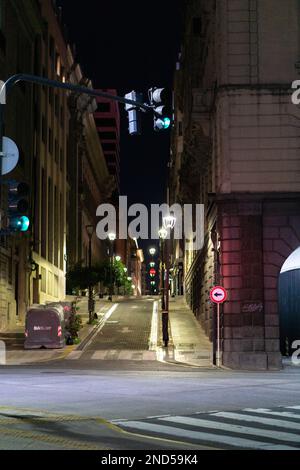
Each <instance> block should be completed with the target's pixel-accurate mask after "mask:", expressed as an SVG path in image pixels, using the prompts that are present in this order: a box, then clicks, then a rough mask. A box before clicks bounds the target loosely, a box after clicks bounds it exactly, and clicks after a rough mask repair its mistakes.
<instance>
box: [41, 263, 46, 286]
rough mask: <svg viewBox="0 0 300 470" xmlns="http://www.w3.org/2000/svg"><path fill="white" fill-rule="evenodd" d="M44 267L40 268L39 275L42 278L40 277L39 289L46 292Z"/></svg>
mask: <svg viewBox="0 0 300 470" xmlns="http://www.w3.org/2000/svg"><path fill="white" fill-rule="evenodd" d="M46 274H47V272H46V269H45V268H43V267H42V268H41V276H42V279H41V291H42V292H46V290H47V279H46Z"/></svg>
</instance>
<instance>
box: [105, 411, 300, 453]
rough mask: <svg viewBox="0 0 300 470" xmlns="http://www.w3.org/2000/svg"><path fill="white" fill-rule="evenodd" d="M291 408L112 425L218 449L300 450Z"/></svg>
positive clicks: (299, 425) (299, 421) (299, 430)
mask: <svg viewBox="0 0 300 470" xmlns="http://www.w3.org/2000/svg"><path fill="white" fill-rule="evenodd" d="M291 409H293V407H284V408H283V407H280V408H276V409H265V408H254V409H253V408H245V409H243V410H238V411H234V412H232V411H214V412H207V413H196V414H194V415H190V416H161V417H159V416H158V417H156V418H155V417H152V418H150V417H149V418H146V419H144V420H134V421H130V420H115V421H113V422H114V424H117V425H119V426H120V427H121V428H124V429H126V430H128V431H129V432H140V433H143V434H145V433H147V432H148V433H149V434H150V435H154V436H156V437H157V436H161V437H163V438H169V439H172V438H173V439H177V440H178V439H182V440H183V441H185V442H190V443H193V444H195V442H196V443H198V444H199V445H201V446H203V445H207V446H209V447H215V448H219V449H222V448H233V449H236V448H243V449H261V450H264V449H265V450H296V449H300V414H299V413H298V414H297V413H296V412H295V413H293V412H291V411H290V410H291ZM294 409H300V407H294ZM278 417H280V419H278Z"/></svg>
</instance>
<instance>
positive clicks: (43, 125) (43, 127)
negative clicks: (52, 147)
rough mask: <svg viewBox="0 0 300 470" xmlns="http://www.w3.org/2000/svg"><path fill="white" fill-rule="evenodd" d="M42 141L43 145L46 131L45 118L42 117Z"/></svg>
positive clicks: (45, 139) (45, 141)
mask: <svg viewBox="0 0 300 470" xmlns="http://www.w3.org/2000/svg"><path fill="white" fill-rule="evenodd" d="M42 141H43V142H44V144H46V143H47V131H46V118H45V116H44V115H43V116H42Z"/></svg>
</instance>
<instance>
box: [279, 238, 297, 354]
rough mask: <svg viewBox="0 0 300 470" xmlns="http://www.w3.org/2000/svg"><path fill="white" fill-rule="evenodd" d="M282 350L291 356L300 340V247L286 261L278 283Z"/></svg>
mask: <svg viewBox="0 0 300 470" xmlns="http://www.w3.org/2000/svg"><path fill="white" fill-rule="evenodd" d="M278 308H279V326H280V351H281V354H282V355H283V356H290V355H291V354H292V353H293V351H294V348H292V344H293V342H294V341H295V340H300V247H299V248H297V249H296V250H295V251H294V252H293V253H292V254H291V255H290V256H289V257H288V258H287V259H286V261H285V262H284V264H283V266H282V268H281V271H280V275H279V283H278Z"/></svg>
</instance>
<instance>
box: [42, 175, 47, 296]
mask: <svg viewBox="0 0 300 470" xmlns="http://www.w3.org/2000/svg"><path fill="white" fill-rule="evenodd" d="M45 185H47V180H46V176H45V170H44V168H42V181H41V206H42V210H41V214H42V222H41V235H42V236H41V255H42V257H43V258H46V241H47V231H46V230H47V217H46V214H47V206H46V202H47V197H46V196H47V192H46V188H45ZM44 292H46V291H45V290H44Z"/></svg>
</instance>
